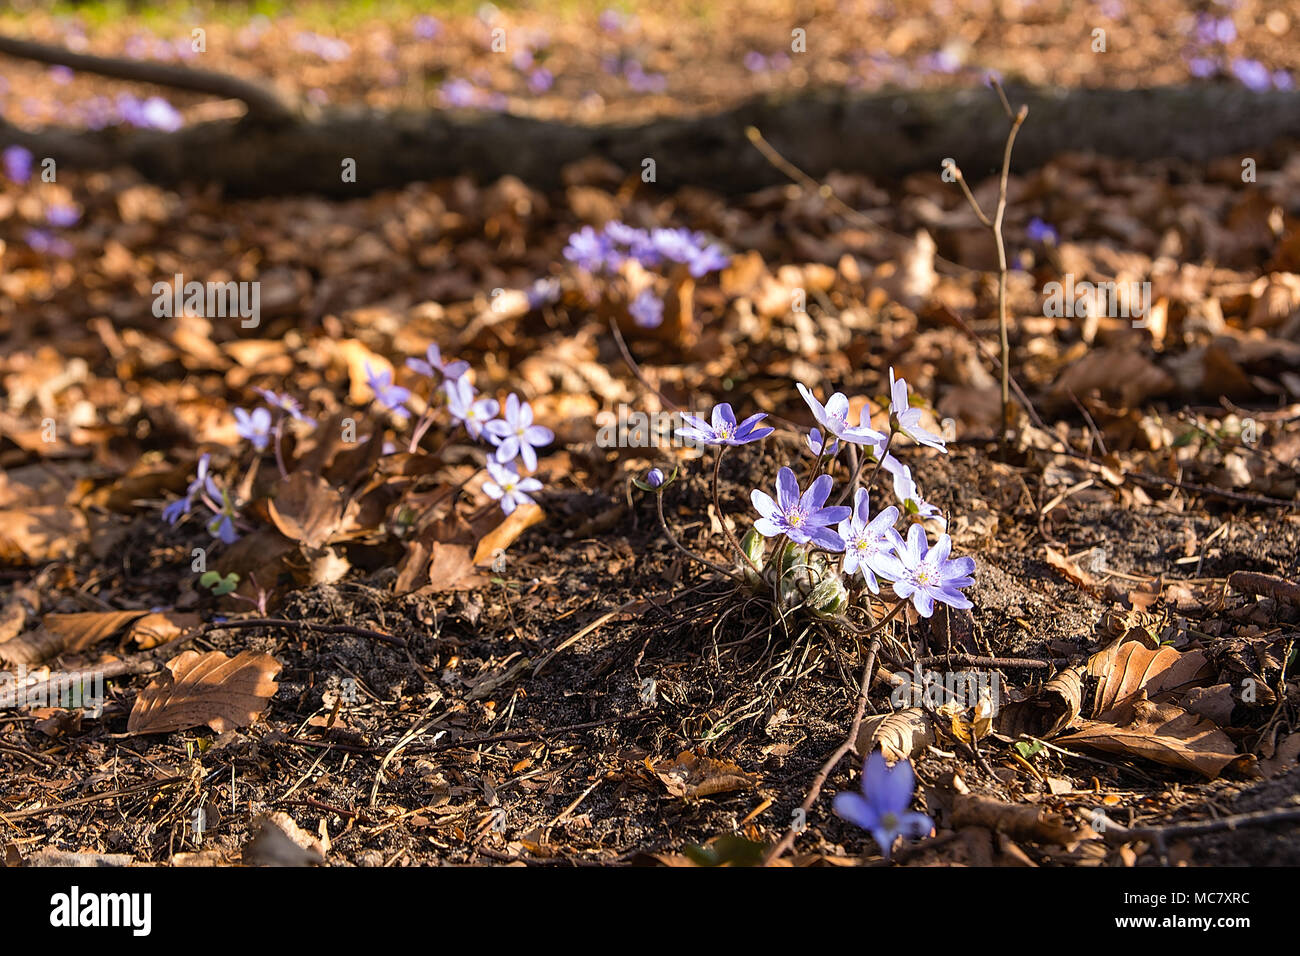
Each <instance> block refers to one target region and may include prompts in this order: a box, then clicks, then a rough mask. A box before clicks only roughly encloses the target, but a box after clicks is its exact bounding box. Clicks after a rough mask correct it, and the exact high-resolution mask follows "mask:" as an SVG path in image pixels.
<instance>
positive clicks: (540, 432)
mask: <svg viewBox="0 0 1300 956" xmlns="http://www.w3.org/2000/svg"><path fill="white" fill-rule="evenodd" d="M484 429H485V431H487V433H488V436H489V438H491V440H492V443H493V444H494V445H496V446H497V455H496V458H497V461H499V462H502V463H505V462H507V461H513V460H514V459H515V458H522V459H523V461H524V465H525V467H527V468H528V470H529V471H536V470H537V452H536V450H535V449H537V448H541V447H542V446H543V445H549V444H550V443H551V442H553V441H555V432H553V431H551V430H550V429H549V428H547V427H545V426H544V425H534V424H533V407H532V406H531V405H529V404H528V403H527V402H521V401H519V396H518V395H516V394H515V393H514V392H511V393H510V395H509V396H508V397H507V398H506V407H505V410H504V411H503V412H502V415H501V418H499V419H497V420H496V421H493V422H488V423H487V425H486V426H484Z"/></svg>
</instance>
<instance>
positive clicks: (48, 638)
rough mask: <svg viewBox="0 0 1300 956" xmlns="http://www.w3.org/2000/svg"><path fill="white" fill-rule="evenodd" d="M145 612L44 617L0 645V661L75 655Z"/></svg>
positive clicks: (34, 660) (28, 662) (23, 661)
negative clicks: (31, 628)
mask: <svg viewBox="0 0 1300 956" xmlns="http://www.w3.org/2000/svg"><path fill="white" fill-rule="evenodd" d="M148 613H149V612H148V611H86V612H84V613H79V614H47V615H45V617H44V618H43V619H42V620H41V626H40V627H38V628H36V629H35V630H34V631H28V632H27V633H26V634H20V635H19V636H18V637H15V638H14V639H13V640H10V641H5V642H4V643H3V644H0V661H3V662H5V663H7V664H24V665H31V664H36V663H39V662H41V661H45V660H49V659H50V658H52V657H58V656H59V655H60V654H76V653H78V652H79V651H84V650H86V648H88V647H92V646H94V645H95V644H98V643H99V642H100V641H102V640H103V639H104V638H106V637H109V636H110V635H112V634H114V633H116V632H117V631H118V630H120V629H121V628H122V627H124V626H126V625H127V624H129V623H130V622H131V621H134V620H135V619H136V618H139V617H143V616H144V615H146V614H148Z"/></svg>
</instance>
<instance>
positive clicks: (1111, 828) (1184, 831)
mask: <svg viewBox="0 0 1300 956" xmlns="http://www.w3.org/2000/svg"><path fill="white" fill-rule="evenodd" d="M1292 820H1300V807H1282V808H1280V809H1277V810H1258V811H1256V812H1254V813H1238V814H1236V815H1234V816H1230V817H1219V818H1218V819H1217V820H1192V821H1190V822H1188V823H1170V824H1167V825H1166V826H1162V827H1126V826H1122V825H1121V824H1118V823H1116V822H1115V821H1113V820H1111V821H1109V822H1107V823H1106V825H1105V826H1104V827H1103V828H1102V831H1101V836H1102V839H1103V840H1105V841H1106V842H1107V843H1110V844H1116V843H1132V842H1133V841H1134V840H1145V841H1147V842H1148V843H1152V844H1154V845H1155V846H1156V849H1158V850H1159V851H1160V852H1161V853H1163V852H1164V851H1165V841H1166V840H1168V839H1170V838H1171V837H1185V836H1200V835H1202V834H1204V833H1216V832H1218V831H1220V830H1237V829H1240V828H1241V827H1260V826H1268V825H1269V824H1270V823H1288V822H1290V821H1292Z"/></svg>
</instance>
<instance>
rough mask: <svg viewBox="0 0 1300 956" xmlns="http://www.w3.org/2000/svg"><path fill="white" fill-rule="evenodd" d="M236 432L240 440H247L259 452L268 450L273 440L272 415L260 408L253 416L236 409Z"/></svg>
mask: <svg viewBox="0 0 1300 956" xmlns="http://www.w3.org/2000/svg"><path fill="white" fill-rule="evenodd" d="M235 431H237V432H238V433H239V437H240V438H247V439H248V440H249V441H250V442H252V443H253V447H254V448H256V449H257V450H258V451H262V450H264V449H265V448H266V443H267V442H268V441H269V440H270V438H271V413H270V412H269V411H267V410H266V409H265V408H262V407H261V406H258V407H257V408H255V409H253V412H252V414H251V415H250V414H249V413H248V412H246V411H244V410H243V409H242V408H236V409H235Z"/></svg>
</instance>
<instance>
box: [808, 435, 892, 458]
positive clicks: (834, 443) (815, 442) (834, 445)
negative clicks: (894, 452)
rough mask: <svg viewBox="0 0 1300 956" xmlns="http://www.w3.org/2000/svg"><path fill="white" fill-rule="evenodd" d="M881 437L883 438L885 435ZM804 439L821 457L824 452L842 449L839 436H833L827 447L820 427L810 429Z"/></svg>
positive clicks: (831, 453) (830, 453)
mask: <svg viewBox="0 0 1300 956" xmlns="http://www.w3.org/2000/svg"><path fill="white" fill-rule="evenodd" d="M881 437H882V438H883V437H884V436H881ZM804 441H805V442H806V443H807V444H808V450H809V451H811V452H812V453H813V454H814V455H817V456H818V457H821V455H822V453H823V452H825V453H826V454H827V455H834V454H835V453H836V452H837V451H839V449H840V440H839V439H838V438H832V439H831V440H830V446H829V447H827V444H826V440H825V439H824V438H823V437H822V433H821V429H820V428H814V429H813V430H812V431H810V432H809V433H808V437H807V438H805V439H804Z"/></svg>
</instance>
